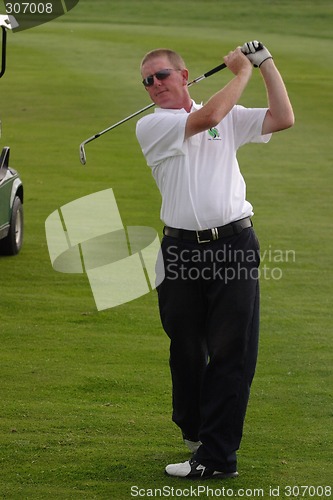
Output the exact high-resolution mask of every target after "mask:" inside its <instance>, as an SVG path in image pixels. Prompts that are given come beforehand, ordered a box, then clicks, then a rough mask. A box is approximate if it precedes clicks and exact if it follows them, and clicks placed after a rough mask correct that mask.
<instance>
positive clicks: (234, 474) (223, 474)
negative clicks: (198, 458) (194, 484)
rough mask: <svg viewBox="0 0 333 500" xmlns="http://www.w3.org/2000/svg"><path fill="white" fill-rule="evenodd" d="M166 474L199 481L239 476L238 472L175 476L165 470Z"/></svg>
mask: <svg viewBox="0 0 333 500" xmlns="http://www.w3.org/2000/svg"><path fill="white" fill-rule="evenodd" d="M164 474H165V475H166V476H168V477H174V478H177V479H187V480H190V481H198V480H205V479H230V478H235V477H238V476H239V474H238V472H221V473H219V474H214V475H213V476H194V475H193V476H174V475H172V474H168V472H167V471H166V470H165V471H164Z"/></svg>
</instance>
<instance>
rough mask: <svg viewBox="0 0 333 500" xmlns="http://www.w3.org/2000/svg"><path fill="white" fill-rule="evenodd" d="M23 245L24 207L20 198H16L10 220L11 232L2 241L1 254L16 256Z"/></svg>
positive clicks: (0, 244)
mask: <svg viewBox="0 0 333 500" xmlns="http://www.w3.org/2000/svg"><path fill="white" fill-rule="evenodd" d="M22 243H23V205H22V202H21V199H20V198H19V196H16V197H15V200H14V203H13V209H12V216H11V219H10V226H9V231H8V234H7V236H6V238H4V239H3V240H1V241H0V253H1V254H2V255H16V254H18V253H19V251H20V250H21V247H22Z"/></svg>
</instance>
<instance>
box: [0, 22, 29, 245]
mask: <svg viewBox="0 0 333 500" xmlns="http://www.w3.org/2000/svg"><path fill="white" fill-rule="evenodd" d="M0 26H1V28H2V66H1V72H0V78H1V77H2V76H3V75H4V73H5V69H6V30H7V29H13V28H15V27H16V26H18V25H17V23H16V21H15V19H14V18H13V17H12V16H2V15H0ZM0 131H1V130H0ZM9 156H10V148H9V147H4V148H3V149H2V152H1V155H0V254H2V255H16V254H17V253H18V252H19V251H20V250H21V247H22V242H23V184H22V181H21V179H20V177H19V174H18V173H17V172H16V170H14V169H13V168H11V167H10V166H9Z"/></svg>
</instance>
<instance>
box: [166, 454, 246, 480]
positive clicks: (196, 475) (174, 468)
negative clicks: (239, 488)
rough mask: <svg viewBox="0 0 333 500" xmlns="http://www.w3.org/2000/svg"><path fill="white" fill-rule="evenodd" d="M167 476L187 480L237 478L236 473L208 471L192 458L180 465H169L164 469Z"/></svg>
mask: <svg viewBox="0 0 333 500" xmlns="http://www.w3.org/2000/svg"><path fill="white" fill-rule="evenodd" d="M165 472H166V474H167V475H168V476H173V477H182V478H187V479H209V478H211V479H213V478H216V479H226V478H229V477H237V476H238V472H237V471H233V472H222V471H217V470H214V469H209V468H208V467H205V466H204V465H202V464H200V463H199V462H197V461H196V460H195V459H194V458H191V460H187V461H186V462H183V463H180V464H170V465H167V466H166V468H165Z"/></svg>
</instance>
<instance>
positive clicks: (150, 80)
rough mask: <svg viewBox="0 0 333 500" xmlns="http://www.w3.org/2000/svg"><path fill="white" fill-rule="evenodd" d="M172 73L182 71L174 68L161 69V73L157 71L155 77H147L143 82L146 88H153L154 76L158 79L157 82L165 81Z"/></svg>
mask: <svg viewBox="0 0 333 500" xmlns="http://www.w3.org/2000/svg"><path fill="white" fill-rule="evenodd" d="M171 71H181V70H180V69H173V68H166V69H160V71H157V72H156V73H154V74H153V75H149V76H146V78H144V79H143V80H142V83H143V85H144V86H145V87H151V86H152V85H154V76H155V78H157V80H165V79H166V78H168V76H170V75H171Z"/></svg>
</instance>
